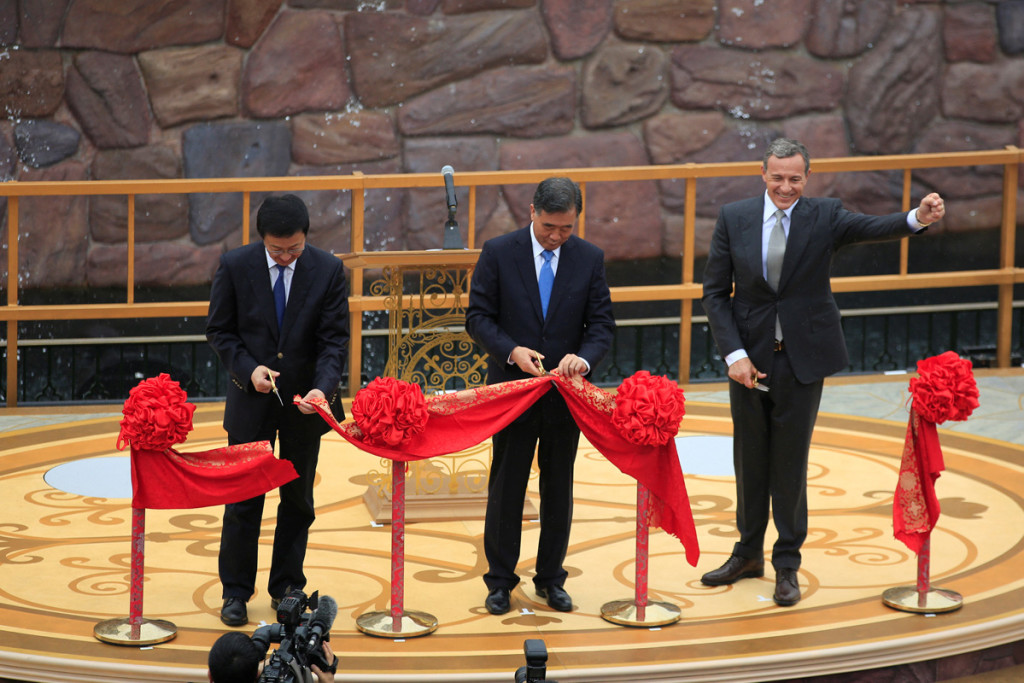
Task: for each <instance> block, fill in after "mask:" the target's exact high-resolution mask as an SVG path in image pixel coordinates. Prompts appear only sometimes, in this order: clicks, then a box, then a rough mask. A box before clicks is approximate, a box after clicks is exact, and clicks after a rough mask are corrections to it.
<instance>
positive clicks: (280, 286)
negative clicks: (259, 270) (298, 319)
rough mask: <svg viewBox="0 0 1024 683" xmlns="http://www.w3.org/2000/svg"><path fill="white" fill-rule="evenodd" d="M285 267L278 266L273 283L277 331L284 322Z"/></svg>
mask: <svg viewBox="0 0 1024 683" xmlns="http://www.w3.org/2000/svg"><path fill="white" fill-rule="evenodd" d="M286 268H287V266H282V265H280V264H278V266H277V282H275V283H274V307H275V308H276V309H277V329H281V323H282V322H284V304H285V301H284V271H285V269H286Z"/></svg>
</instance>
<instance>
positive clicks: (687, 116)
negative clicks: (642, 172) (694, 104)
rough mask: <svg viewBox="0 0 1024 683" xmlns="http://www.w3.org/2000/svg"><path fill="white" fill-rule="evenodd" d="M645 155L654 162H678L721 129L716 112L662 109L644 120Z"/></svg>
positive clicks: (722, 118) (722, 128) (722, 120)
mask: <svg viewBox="0 0 1024 683" xmlns="http://www.w3.org/2000/svg"><path fill="white" fill-rule="evenodd" d="M643 130H644V143H645V144H646V145H647V154H648V155H649V156H650V157H651V161H653V162H654V163H656V164H678V163H682V161H683V159H686V158H687V157H689V156H690V155H691V154H694V153H695V152H697V151H699V150H701V149H703V148H705V147H707V146H708V145H710V144H711V143H712V142H713V141H714V140H715V139H716V138H717V137H718V136H719V135H721V134H722V132H723V131H724V130H725V118H724V117H723V115H722V114H720V113H719V112H666V113H663V114H657V115H655V116H652V117H650V118H648V119H647V120H646V121H644V126H643Z"/></svg>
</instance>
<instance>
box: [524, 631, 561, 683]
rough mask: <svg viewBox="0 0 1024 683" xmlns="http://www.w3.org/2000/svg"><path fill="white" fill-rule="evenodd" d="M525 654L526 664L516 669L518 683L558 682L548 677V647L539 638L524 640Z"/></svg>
mask: <svg viewBox="0 0 1024 683" xmlns="http://www.w3.org/2000/svg"><path fill="white" fill-rule="evenodd" d="M523 654H524V655H526V666H521V667H519V668H518V669H516V683H539V682H540V681H543V682H544V683H558V681H554V680H551V679H548V678H546V676H547V675H548V667H547V663H548V648H547V646H545V645H544V641H543V640H540V639H538V638H527V639H526V640H524V641H523Z"/></svg>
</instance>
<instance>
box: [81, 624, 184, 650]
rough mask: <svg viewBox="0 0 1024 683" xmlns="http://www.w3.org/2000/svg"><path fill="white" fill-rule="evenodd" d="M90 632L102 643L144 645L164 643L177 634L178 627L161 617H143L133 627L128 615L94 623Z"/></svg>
mask: <svg viewBox="0 0 1024 683" xmlns="http://www.w3.org/2000/svg"><path fill="white" fill-rule="evenodd" d="M92 634H93V635H94V636H96V638H97V640H102V641H103V642H104V643H113V644H114V645H135V646H137V647H145V646H147V645H156V644H157V643H166V642H167V641H168V640H170V639H172V638H174V636H176V635H178V627H177V626H175V625H174V624H172V623H171V622H169V621H164V620H163V619H143V620H142V623H140V624H139V625H138V626H136V627H134V628H133V627H132V624H131V619H130V618H129V617H120V618H118V619H107V620H106V621H101V622H100V623H98V624H96V626H95V627H93V629H92Z"/></svg>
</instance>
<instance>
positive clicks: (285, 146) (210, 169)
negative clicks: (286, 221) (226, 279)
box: [182, 121, 291, 245]
mask: <svg viewBox="0 0 1024 683" xmlns="http://www.w3.org/2000/svg"><path fill="white" fill-rule="evenodd" d="M182 158H183V162H184V170H185V177H186V178H236V177H237V178H259V177H266V176H283V175H286V174H287V173H288V167H289V165H290V162H291V131H290V129H289V128H288V125H287V124H285V123H282V122H277V121H274V122H266V121H265V122H262V123H251V122H240V123H200V124H197V125H194V126H191V127H190V128H187V129H185V131H184V133H183V134H182ZM263 196H264V194H262V193H253V194H252V195H251V197H250V208H251V209H252V211H255V209H256V207H259V204H260V202H261V201H262V198H263ZM242 211H243V208H242V197H241V194H240V193H233V192H232V193H197V194H192V195H189V231H190V234H191V235H192V240H193V241H194V242H195V243H196V244H199V245H206V244H211V243H213V242H217V241H219V240H221V239H223V238H224V237H226V236H227V235H228V234H230V233H231V232H232V231H234V230H237V229H238V228H240V227H241V225H242V215H243V214H242ZM255 227H256V226H255V223H253V224H252V229H253V234H255Z"/></svg>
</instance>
